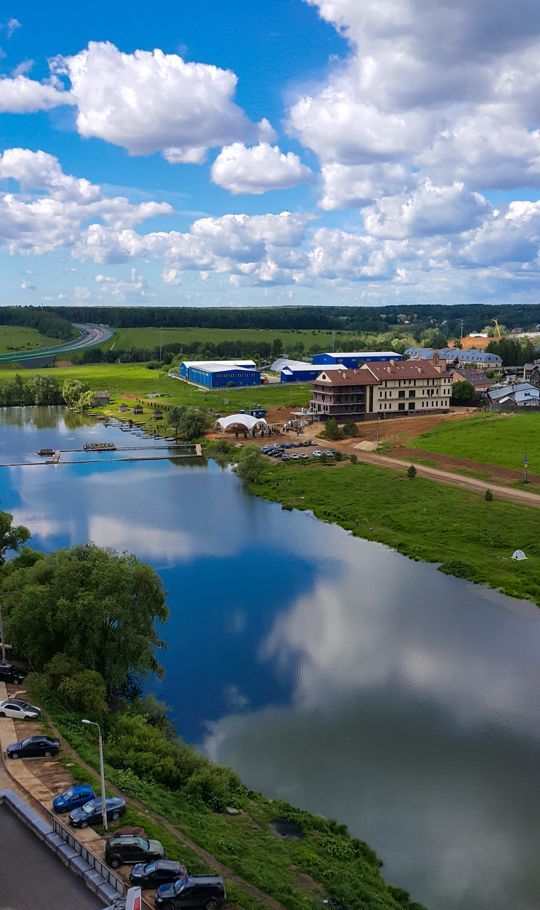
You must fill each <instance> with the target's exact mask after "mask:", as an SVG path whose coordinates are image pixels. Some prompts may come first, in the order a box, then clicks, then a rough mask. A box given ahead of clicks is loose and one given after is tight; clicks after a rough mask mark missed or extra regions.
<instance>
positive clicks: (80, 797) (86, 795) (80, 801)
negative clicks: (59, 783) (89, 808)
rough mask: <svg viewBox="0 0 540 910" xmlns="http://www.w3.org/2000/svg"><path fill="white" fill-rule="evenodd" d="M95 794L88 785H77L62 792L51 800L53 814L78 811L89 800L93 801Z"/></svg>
mask: <svg viewBox="0 0 540 910" xmlns="http://www.w3.org/2000/svg"><path fill="white" fill-rule="evenodd" d="M95 798H96V794H95V793H94V791H93V789H92V787H90V786H89V785H88V784H78V785H77V786H76V787H71V788H70V789H69V790H64V791H63V792H62V793H59V794H58V796H55V797H54V799H53V803H52V805H53V809H54V811H55V812H71V810H72V809H78V808H79V806H84V804H85V803H87V802H88V801H89V800H91V799H95Z"/></svg>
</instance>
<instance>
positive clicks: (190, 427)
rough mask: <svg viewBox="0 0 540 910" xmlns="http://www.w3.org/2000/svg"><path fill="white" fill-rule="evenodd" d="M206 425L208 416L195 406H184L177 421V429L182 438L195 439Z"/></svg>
mask: <svg viewBox="0 0 540 910" xmlns="http://www.w3.org/2000/svg"><path fill="white" fill-rule="evenodd" d="M207 426H208V418H207V417H206V415H205V414H203V412H202V411H198V410H196V408H186V409H185V410H184V412H183V414H181V416H180V419H179V421H178V430H177V432H178V433H180V435H181V436H183V437H184V439H188V440H191V439H197V437H198V436H201V435H202V434H203V433H204V431H205V430H206V428H207Z"/></svg>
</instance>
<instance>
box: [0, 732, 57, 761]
mask: <svg viewBox="0 0 540 910" xmlns="http://www.w3.org/2000/svg"><path fill="white" fill-rule="evenodd" d="M59 748H60V743H59V742H58V740H57V739H50V738H49V737H48V736H29V737H28V739H23V740H20V742H16V743H11V745H10V746H8V747H7V749H6V755H7V757H8V758H43V757H45V758H50V756H51V755H56V753H57V752H58V750H59Z"/></svg>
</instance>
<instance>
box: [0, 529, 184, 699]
mask: <svg viewBox="0 0 540 910" xmlns="http://www.w3.org/2000/svg"><path fill="white" fill-rule="evenodd" d="M3 596H4V604H5V616H4V618H5V621H6V628H7V634H8V635H9V636H10V637H11V639H12V641H13V643H14V644H15V646H16V647H17V648H18V650H20V651H21V653H22V654H23V655H24V656H25V657H26V658H27V660H28V661H29V663H30V664H31V665H32V666H33V667H34V668H35V669H36V670H41V669H42V668H43V667H44V666H45V664H46V663H47V662H48V661H49V660H50V659H51V656H54V655H55V654H58V653H59V652H63V653H64V654H65V655H66V656H67V657H68V658H73V659H75V660H76V661H78V662H79V663H80V664H81V666H82V667H83V669H85V670H95V671H96V672H97V673H99V674H100V675H101V677H102V678H103V681H104V683H105V686H106V692H107V697H108V698H110V697H111V696H112V695H114V694H115V693H116V692H117V691H118V690H119V689H120V688H121V687H122V686H126V685H127V683H128V682H129V678H130V675H131V674H145V673H148V672H161V667H160V665H159V664H158V662H157V660H156V658H155V656H154V650H155V648H156V647H163V644H162V642H160V641H159V639H158V638H157V635H156V632H155V630H154V622H155V621H158V622H164V621H165V620H166V619H167V616H168V610H167V607H166V605H165V595H164V592H163V587H162V583H161V580H160V578H159V576H158V575H157V574H156V572H154V570H153V569H152V568H150V566H148V565H145V564H144V563H142V562H140V561H139V560H138V559H137V558H136V557H135V556H132V555H130V554H127V553H122V554H121V555H118V554H117V553H115V552H114V551H113V550H108V549H100V548H99V547H96V546H95V545H94V544H86V545H84V546H77V547H73V548H72V549H62V550H57V551H56V552H54V553H49V554H47V555H46V556H44V558H43V559H40V560H39V561H38V562H36V563H35V565H33V566H30V567H28V568H21V569H18V570H17V571H15V572H13V573H11V574H10V575H9V576H8V577H7V578H6V579H5V581H4V585H3Z"/></svg>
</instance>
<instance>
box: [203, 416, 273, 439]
mask: <svg viewBox="0 0 540 910" xmlns="http://www.w3.org/2000/svg"><path fill="white" fill-rule="evenodd" d="M216 427H218V428H219V429H220V430H221V431H222V432H223V433H226V432H235V430H237V429H238V430H240V431H242V432H244V433H249V434H250V435H251V436H254V435H255V433H256V432H257V430H259V431H260V432H265V431H266V430H267V429H268V424H267V422H266V420H265V419H264V418H263V417H252V416H251V414H229V416H228V417H220V418H219V419H218V420H216Z"/></svg>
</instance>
